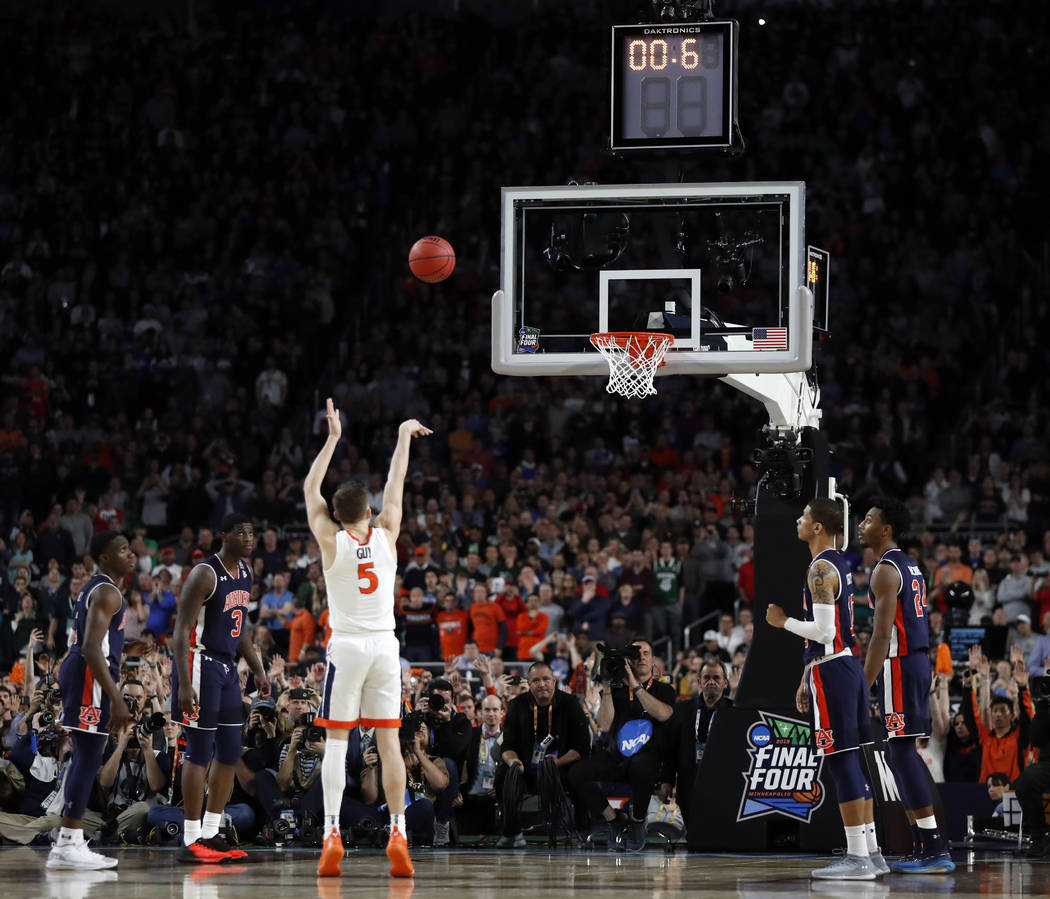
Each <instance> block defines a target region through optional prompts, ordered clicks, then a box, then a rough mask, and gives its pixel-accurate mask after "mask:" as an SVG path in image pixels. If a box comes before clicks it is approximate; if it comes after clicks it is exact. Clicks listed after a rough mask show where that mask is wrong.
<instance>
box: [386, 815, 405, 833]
mask: <svg viewBox="0 0 1050 899" xmlns="http://www.w3.org/2000/svg"><path fill="white" fill-rule="evenodd" d="M390 830H391V831H395V830H397V831H400V833H401V834H402V835H404V834H405V833H406V832H407V831H406V830H405V816H404V815H391V816H390Z"/></svg>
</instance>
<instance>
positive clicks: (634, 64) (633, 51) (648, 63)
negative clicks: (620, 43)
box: [627, 37, 700, 72]
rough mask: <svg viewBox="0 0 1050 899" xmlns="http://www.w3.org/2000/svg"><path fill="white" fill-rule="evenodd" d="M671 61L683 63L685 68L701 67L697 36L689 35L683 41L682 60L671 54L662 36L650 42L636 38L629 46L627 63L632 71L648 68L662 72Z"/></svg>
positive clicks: (642, 70)
mask: <svg viewBox="0 0 1050 899" xmlns="http://www.w3.org/2000/svg"><path fill="white" fill-rule="evenodd" d="M669 62H671V63H681V66H682V68H683V69H696V68H699V67H700V52H699V51H698V50H697V49H696V38H695V37H687V38H686V39H685V40H683V41H682V58H681V60H679V59H677V58H676V57H672V56H671V53H670V48H669V47H668V46H667V41H665V40H663V39H662V38H656V39H655V40H652V41H649V42H648V43H646V42H645V41H642V40H634V41H631V44H630V46H629V47H628V48H627V65H629V66H630V67H631V71H632V72H644V71H645V70H646V69H652V70H653V71H655V72H662V71H663V70H664V69H666V68H667V64H668V63H669Z"/></svg>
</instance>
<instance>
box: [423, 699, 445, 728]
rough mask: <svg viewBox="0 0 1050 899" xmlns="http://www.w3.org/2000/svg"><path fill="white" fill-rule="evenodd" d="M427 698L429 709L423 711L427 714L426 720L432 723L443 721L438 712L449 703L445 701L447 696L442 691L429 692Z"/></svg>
mask: <svg viewBox="0 0 1050 899" xmlns="http://www.w3.org/2000/svg"><path fill="white" fill-rule="evenodd" d="M426 698H427V710H426V712H424V713H423V714H424V715H425V716H426V717H425V719H424V720H426V721H428V722H429V723H431V724H439V723H441V718H440V716H439V715H438V712H441V711H443V710H444V708H445V706H447V705H448V703H447V702H445V697H444V696H442V695H441V694H440V693H427V695H426Z"/></svg>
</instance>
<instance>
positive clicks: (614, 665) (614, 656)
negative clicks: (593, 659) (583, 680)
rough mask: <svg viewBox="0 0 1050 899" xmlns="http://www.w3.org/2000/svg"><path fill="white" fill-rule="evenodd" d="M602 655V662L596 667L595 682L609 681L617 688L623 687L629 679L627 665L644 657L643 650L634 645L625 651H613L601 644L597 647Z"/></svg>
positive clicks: (625, 648)
mask: <svg viewBox="0 0 1050 899" xmlns="http://www.w3.org/2000/svg"><path fill="white" fill-rule="evenodd" d="M596 649H597V650H598V652H599V653H600V654H601V660H600V662H599V664H598V665H596V666H595V675H596V676H595V680H599V681H602V680H608V681H611V682H612V684H613V685H615V686H622V685H623V682H624V680H625V679H626V678H627V663H628V662H636V661H638V659H640V658H641V657H642V650H641V648H640V647H639V646H636V645H635V644H634V643H632V644H630V645H629V646H625V647H624V648H623V649H613V648H612V647H611V646H609V645H608V644H605V643H599V644H598V645H597V647H596Z"/></svg>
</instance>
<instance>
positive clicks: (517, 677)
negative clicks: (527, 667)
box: [507, 674, 525, 687]
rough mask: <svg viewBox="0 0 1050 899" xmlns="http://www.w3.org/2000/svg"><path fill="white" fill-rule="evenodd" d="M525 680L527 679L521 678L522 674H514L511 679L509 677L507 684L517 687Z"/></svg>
mask: <svg viewBox="0 0 1050 899" xmlns="http://www.w3.org/2000/svg"><path fill="white" fill-rule="evenodd" d="M524 679H525V678H523V677H522V676H521V675H520V674H512V675H510V677H509V678H507V683H508V684H510V685H511V686H512V687H516V686H518V685H519V684H520V683H521V682H522V681H523V680H524Z"/></svg>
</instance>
